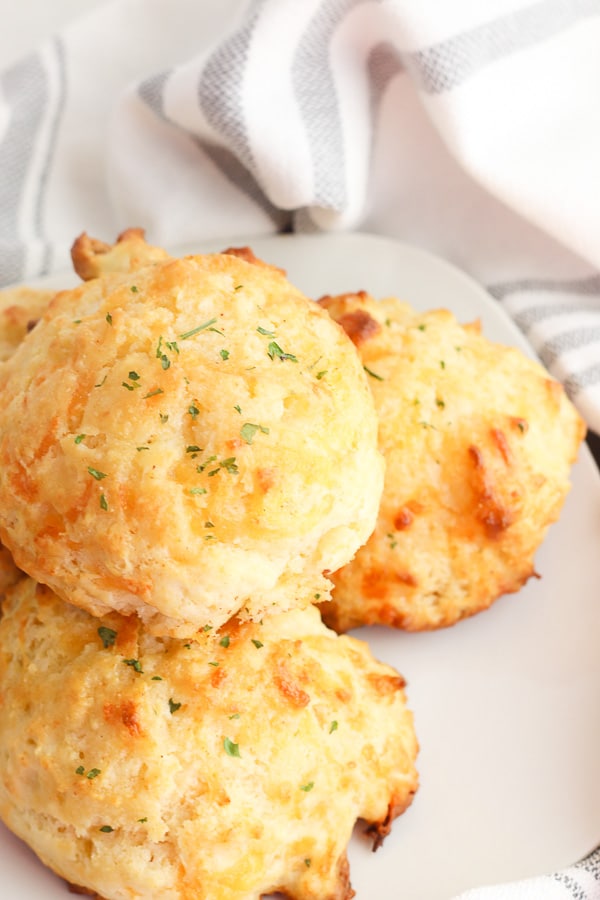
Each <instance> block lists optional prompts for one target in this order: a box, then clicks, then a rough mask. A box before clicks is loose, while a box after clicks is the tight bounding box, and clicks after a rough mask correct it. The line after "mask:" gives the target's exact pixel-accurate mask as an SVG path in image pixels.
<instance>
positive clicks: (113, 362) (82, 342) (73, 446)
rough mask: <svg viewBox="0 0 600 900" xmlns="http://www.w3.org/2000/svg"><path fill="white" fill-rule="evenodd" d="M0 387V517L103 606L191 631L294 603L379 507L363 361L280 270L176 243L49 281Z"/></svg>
mask: <svg viewBox="0 0 600 900" xmlns="http://www.w3.org/2000/svg"><path fill="white" fill-rule="evenodd" d="M0 391H2V393H3V394H4V396H5V397H6V403H5V404H4V405H3V408H2V410H0V535H1V536H2V539H3V540H4V542H5V543H6V545H7V546H8V547H9V548H10V549H11V550H12V552H13V553H14V555H15V558H16V560H17V563H18V564H19V565H20V566H21V567H22V568H24V569H25V570H26V571H28V572H29V573H30V574H32V575H33V576H34V577H37V578H38V579H39V580H40V581H43V582H45V583H47V584H49V585H51V586H52V587H53V588H54V589H55V590H56V591H57V592H58V593H59V594H60V595H61V596H63V597H64V598H66V599H69V600H71V601H72V602H74V603H76V604H79V605H82V606H83V607H85V608H87V609H90V610H91V611H93V612H95V613H97V614H101V613H103V612H106V611H107V610H108V609H110V608H115V609H117V610H119V611H121V612H125V613H131V612H138V613H140V614H141V615H142V616H143V617H145V618H146V619H148V620H150V619H154V620H155V625H156V627H157V628H158V629H159V630H161V629H165V630H166V631H168V632H172V631H176V632H178V633H182V634H184V635H185V634H189V633H191V632H193V631H194V630H195V629H196V628H198V627H202V626H203V625H204V624H211V625H218V624H220V623H221V622H223V621H225V620H226V619H228V618H229V617H230V616H231V615H232V614H233V613H235V612H238V611H240V610H241V611H242V613H244V611H245V614H246V615H249V616H251V617H252V616H254V615H261V614H262V613H263V612H264V611H265V610H266V609H270V608H275V609H277V608H288V607H289V606H293V605H294V604H295V603H296V600H295V596H296V594H300V593H301V591H300V590H299V588H300V587H301V586H304V587H306V586H307V585H308V584H310V588H311V590H313V591H316V592H324V593H326V592H327V582H326V581H325V579H324V578H323V572H324V571H325V570H333V569H335V568H338V567H339V566H340V565H341V564H342V563H343V562H344V561H346V560H347V559H348V558H350V557H351V556H352V554H353V553H354V552H355V550H356V549H357V547H358V546H359V545H360V544H361V543H362V542H363V540H365V539H366V537H367V535H368V533H369V531H370V530H371V528H372V526H373V524H374V520H375V517H376V512H377V504H378V498H379V495H380V492H381V481H382V461H381V459H380V456H379V454H378V452H377V450H376V428H377V426H376V418H375V412H374V407H373V401H372V398H371V396H370V392H369V390H368V385H367V384H366V379H365V376H364V373H363V371H362V367H361V365H360V362H359V360H358V357H357V355H356V353H355V350H354V348H353V347H352V345H351V343H350V341H348V339H347V337H346V336H345V335H344V333H343V332H342V330H341V329H340V328H339V327H338V326H337V325H335V324H334V323H333V322H332V321H331V320H330V318H329V316H328V315H327V314H326V313H325V312H324V311H323V310H321V309H320V308H319V307H318V305H317V304H314V303H312V302H311V301H309V300H307V299H306V298H305V297H304V296H303V295H302V294H301V292H300V291H298V290H297V289H295V288H294V287H293V286H292V285H291V284H290V283H289V282H288V281H287V280H286V278H285V277H284V276H283V274H281V273H280V272H279V271H277V270H275V269H273V268H270V267H267V266H257V265H252V264H251V263H248V262H245V261H244V260H242V259H239V258H236V257H235V256H232V255H219V254H212V255H207V256H197V257H188V258H185V259H174V260H170V259H169V260H166V261H163V262H157V263H155V264H154V265H150V266H147V267H144V268H142V269H140V270H139V271H136V272H135V273H127V272H126V273H117V274H111V275H107V276H105V277H102V278H96V279H92V280H90V281H89V282H87V283H86V284H84V285H82V286H80V287H78V288H76V289H74V290H72V291H65V292H62V293H59V294H57V295H56V297H55V298H54V299H53V301H52V303H51V304H50V307H49V309H48V311H47V313H46V315H45V316H44V317H43V319H42V320H41V321H40V323H39V325H38V326H37V327H36V329H35V330H34V331H33V332H32V333H31V334H30V335H29V336H28V338H27V339H26V340H25V341H24V342H23V344H22V345H21V347H20V348H19V349H18V351H17V352H16V353H15V354H14V356H13V357H12V359H11V360H9V361H8V362H7V363H6V364H5V366H4V367H3V368H2V371H1V372H0ZM16 423H18V428H17V427H15V424H16ZM350 486H352V489H349V488H350Z"/></svg>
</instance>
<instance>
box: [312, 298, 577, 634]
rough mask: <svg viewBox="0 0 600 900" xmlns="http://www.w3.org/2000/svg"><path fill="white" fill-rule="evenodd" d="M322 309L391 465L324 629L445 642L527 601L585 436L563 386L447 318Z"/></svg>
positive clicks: (374, 306) (370, 303) (361, 308)
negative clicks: (426, 634) (354, 357)
mask: <svg viewBox="0 0 600 900" xmlns="http://www.w3.org/2000/svg"><path fill="white" fill-rule="evenodd" d="M321 304H322V306H323V307H324V308H326V309H328V310H329V312H330V314H331V315H332V316H333V317H334V318H335V319H336V320H337V321H338V322H339V323H340V324H341V325H342V326H343V327H344V328H345V329H346V331H347V333H348V334H349V336H350V337H351V338H352V339H353V341H354V342H355V344H356V346H357V349H358V352H359V354H360V357H361V359H362V362H363V364H364V366H365V368H366V370H367V372H368V373H369V377H370V381H369V383H370V386H371V389H372V392H373V396H374V398H375V405H376V408H377V412H378V415H379V420H380V427H379V443H380V449H381V451H382V452H383V454H384V457H385V460H386V477H385V487H384V493H383V499H382V502H381V508H380V511H379V518H378V522H377V526H376V528H375V531H374V533H373V535H372V536H371V537H370V538H369V540H368V541H367V542H366V544H365V546H363V547H361V549H360V550H359V551H358V553H357V554H356V556H355V557H354V559H353V560H352V561H351V562H350V563H348V564H347V565H345V566H343V567H342V568H341V569H339V570H338V571H337V572H336V573H335V575H334V578H333V580H334V584H335V588H334V591H333V601H332V602H331V603H329V604H324V605H323V607H322V611H323V615H324V617H325V620H326V622H327V623H328V624H329V625H330V626H332V627H334V628H335V629H336V630H338V631H347V630H348V629H350V628H353V627H356V626H358V625H364V624H375V623H380V624H385V625H390V626H393V627H395V628H402V629H406V630H409V631H413V630H421V629H431V628H438V627H441V626H446V625H452V624H453V623H454V622H456V621H457V620H459V619H462V618H463V617H465V616H470V615H472V614H473V613H476V612H478V611H480V610H483V609H485V608H486V607H488V606H489V605H490V604H491V603H492V602H493V601H494V600H495V599H496V598H497V597H499V596H500V595H502V594H507V593H510V592H514V591H517V590H519V588H520V587H521V586H522V585H523V584H524V583H525V582H526V581H527V579H528V578H530V577H531V576H532V575H534V573H535V570H534V554H535V552H536V550H537V549H538V547H539V545H540V544H541V542H542V540H543V538H544V536H545V534H546V532H547V530H548V527H549V525H550V524H551V523H552V522H553V521H555V520H556V518H557V517H558V515H559V511H560V509H561V507H562V504H563V501H564V499H565V496H566V494H567V492H568V490H569V486H570V482H569V476H570V468H571V465H572V463H573V461H574V459H575V457H576V454H577V451H578V448H579V445H580V443H581V441H582V439H583V437H584V433H585V426H584V423H583V422H582V420H581V418H580V416H579V415H578V413H577V412H576V410H575V408H574V407H573V405H572V404H571V402H570V401H569V400H568V398H567V396H566V394H565V392H564V390H563V388H562V386H561V385H560V384H559V383H558V382H557V381H555V380H554V379H553V378H552V377H551V376H550V375H549V374H548V372H547V371H546V370H545V369H543V368H542V366H541V365H540V364H538V363H537V362H534V361H532V360H531V359H529V358H527V357H525V355H524V354H523V353H521V352H520V351H519V350H516V349H513V348H509V347H505V346H502V345H499V344H495V343H492V342H491V341H489V340H487V339H486V338H485V337H483V336H482V335H481V334H480V333H479V328H478V327H477V326H473V325H471V326H466V327H463V326H461V325H459V324H458V322H457V321H456V319H455V318H454V317H453V316H452V314H451V313H450V312H448V311H444V310H435V311H430V312H427V313H424V314H421V313H417V312H415V311H414V310H412V309H411V308H410V307H409V306H408V305H407V304H403V303H401V302H400V301H399V300H396V299H393V298H392V299H386V300H382V301H380V302H377V301H375V300H374V299H373V298H372V297H370V296H369V295H368V294H366V293H364V292H363V293H359V294H355V295H342V296H339V297H327V298H323V299H322V301H321Z"/></svg>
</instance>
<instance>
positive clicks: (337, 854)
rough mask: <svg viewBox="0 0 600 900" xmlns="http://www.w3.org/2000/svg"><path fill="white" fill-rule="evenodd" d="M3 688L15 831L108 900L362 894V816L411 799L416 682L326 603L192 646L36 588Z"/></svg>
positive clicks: (4, 641) (3, 774)
mask: <svg viewBox="0 0 600 900" xmlns="http://www.w3.org/2000/svg"><path fill="white" fill-rule="evenodd" d="M0 696H4V697H10V698H11V700H10V703H6V704H5V705H4V708H3V724H2V729H1V730H0V815H1V817H2V819H3V820H4V822H5V823H6V824H7V826H8V827H9V828H11V829H12V830H13V831H14V832H15V833H16V834H17V835H19V836H20V837H21V838H22V839H23V840H24V841H26V842H27V843H28V844H29V845H30V846H31V847H32V848H33V850H34V851H35V852H36V853H37V854H38V856H39V857H40V858H41V859H42V861H43V862H44V863H46V864H47V865H48V866H50V867H51V868H52V869H54V870H55V871H56V872H57V873H58V874H59V875H60V876H62V878H64V879H66V880H67V881H68V882H70V883H72V884H74V885H78V886H80V887H81V888H82V889H85V890H86V891H87V892H97V893H98V895H99V896H101V897H103V898H106V900H186V898H190V897H194V898H195V900H215V898H217V897H218V898H219V900H258V898H259V897H260V896H262V895H263V894H266V893H271V892H275V891H281V892H282V893H284V894H285V895H286V896H288V897H290V898H294V900H317V898H318V900H349V898H350V897H352V896H353V892H352V890H351V887H350V882H349V873H348V863H347V858H346V847H347V844H348V841H349V839H350V836H351V833H352V829H353V826H354V824H355V822H356V820H357V819H359V818H360V819H363V820H364V821H365V823H366V827H367V830H368V831H369V833H370V834H371V837H372V839H373V841H374V842H375V844H378V843H380V841H381V840H382V838H383V837H384V836H385V834H386V833H387V832H388V831H389V828H390V825H391V822H392V819H393V818H394V817H395V816H396V815H398V814H399V813H400V812H402V811H403V810H404V809H405V808H406V807H407V806H408V805H409V804H410V802H411V799H412V797H413V795H414V792H415V790H416V789H417V775H416V770H415V757H416V754H417V742H416V738H415V735H414V730H413V723H412V717H411V714H410V712H409V711H408V710H407V708H406V704H405V697H404V690H403V681H402V678H401V677H400V676H399V675H398V673H397V672H395V671H394V670H393V669H391V668H390V667H388V666H386V665H383V664H381V663H379V662H377V661H376V660H374V659H373V657H372V656H371V654H370V652H369V650H368V648H367V645H366V644H364V643H362V642H359V641H357V640H355V639H354V638H350V637H338V636H337V635H336V634H335V633H333V632H331V631H329V630H328V629H327V628H326V627H325V626H324V625H323V624H322V622H321V620H320V617H319V614H318V610H316V609H315V608H314V607H312V606H309V607H307V608H306V609H304V610H294V611H292V612H288V613H282V614H280V615H274V616H270V617H268V618H265V620H264V623H263V624H259V623H245V624H240V623H239V622H236V623H234V622H232V623H229V624H228V625H227V626H226V628H224V629H222V630H221V631H220V632H218V633H217V634H214V633H211V632H203V633H201V634H200V635H198V637H197V638H195V639H193V640H191V641H189V642H184V641H182V640H179V639H174V638H158V637H156V636H153V635H151V634H149V633H148V632H147V630H146V629H145V628H144V626H143V625H142V624H141V622H140V620H139V619H138V618H137V617H129V618H125V617H122V616H120V615H118V614H116V613H112V614H110V615H109V616H106V617H104V618H102V619H97V618H94V617H92V616H90V615H89V614H88V613H86V612H84V611H82V610H80V609H77V608H76V607H73V606H71V605H70V604H66V603H64V602H63V601H61V600H60V599H59V598H58V597H57V596H56V595H55V594H53V593H52V592H51V591H50V590H49V589H48V588H45V587H42V586H41V585H36V584H35V582H34V581H33V580H31V579H26V580H25V581H24V582H21V584H20V585H19V586H18V587H16V588H13V589H12V591H10V592H9V593H8V596H7V599H6V600H5V603H4V616H3V618H2V619H1V620H0ZM58 706H60V709H61V710H68V715H63V714H57V709H58Z"/></svg>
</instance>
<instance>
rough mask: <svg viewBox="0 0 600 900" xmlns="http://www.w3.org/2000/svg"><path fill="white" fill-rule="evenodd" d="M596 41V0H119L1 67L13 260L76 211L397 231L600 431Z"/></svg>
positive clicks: (66, 240)
mask: <svg viewBox="0 0 600 900" xmlns="http://www.w3.org/2000/svg"><path fill="white" fill-rule="evenodd" d="M599 47H600V0H540V2H536V3H531V2H523V0H486V2H482V3H473V2H472V0H445V2H444V3H441V2H439V0H419V3H414V2H413V0H202V2H198V0H112V2H108V3H106V4H104V5H103V6H101V7H100V8H99V9H97V10H96V11H94V12H93V13H91V14H90V15H88V16H87V17H84V18H82V19H80V20H78V21H75V22H73V23H72V24H71V25H69V26H68V27H67V28H65V29H64V30H63V31H62V32H61V33H60V34H57V35H56V36H55V37H54V38H53V39H52V40H49V41H48V42H47V43H45V44H44V45H43V46H41V47H40V48H39V50H38V51H37V52H35V53H33V54H32V55H30V56H29V57H27V58H26V59H23V60H22V61H21V62H19V63H18V64H16V65H13V66H11V67H10V68H8V69H7V70H5V71H4V72H2V74H1V78H0V280H1V282H2V283H5V284H6V283H10V282H14V281H19V280H29V279H31V278H33V277H35V276H37V275H41V274H44V273H47V272H50V271H55V270H57V269H60V268H61V267H66V266H67V265H68V249H69V246H70V244H71V242H72V240H73V238H74V237H75V236H76V235H77V234H78V233H79V232H81V231H82V230H87V231H88V232H90V233H92V234H93V235H94V236H96V237H100V238H103V239H106V240H112V239H113V238H114V237H115V236H116V233H117V232H118V231H119V229H121V228H124V227H126V226H129V225H139V226H143V227H145V228H146V229H147V233H148V238H149V240H151V241H154V242H161V243H163V244H166V245H169V246H176V245H177V244H179V243H181V242H185V243H187V244H189V243H190V242H194V241H201V240H202V239H203V238H213V237H220V236H223V237H229V236H231V235H239V234H249V235H252V234H256V233H265V232H270V231H276V230H283V229H286V230H289V229H295V230H318V229H361V230H363V231H371V232H374V233H379V234H386V235H390V236H394V237H397V238H400V239H403V240H406V241H410V242H413V243H416V244H418V245H420V246H423V247H425V248H427V249H429V250H432V251H433V252H436V253H438V254H440V255H442V256H444V257H445V258H447V259H449V260H451V261H452V262H454V263H456V264H457V265H458V266H460V267H462V268H463V269H465V270H466V271H468V272H469V273H471V274H472V275H473V276H475V278H477V279H478V280H479V281H481V282H482V283H483V284H484V285H485V286H486V287H487V288H488V289H489V291H490V292H491V294H492V296H494V297H495V298H497V300H498V302H499V303H501V304H502V305H503V307H504V308H505V309H506V310H507V311H508V313H509V314H510V315H511V316H512V317H513V318H514V320H515V321H516V322H517V324H518V325H519V326H520V327H521V329H522V330H523V331H524V333H525V335H526V336H527V337H528V338H529V340H530V342H531V343H532V344H533V346H534V348H535V349H536V351H537V352H538V354H539V355H540V356H541V358H542V360H543V361H544V363H545V364H546V365H547V367H548V368H549V370H550V371H551V372H552V373H553V374H554V375H555V376H556V377H558V378H559V379H560V380H562V382H563V383H564V384H565V386H566V388H567V390H568V392H569V394H570V396H571V397H572V398H573V400H574V401H575V403H576V404H577V405H578V406H579V408H580V410H581V412H582V413H583V415H584V416H585V418H586V420H587V422H588V424H589V426H590V427H591V428H593V429H594V430H596V431H599V432H600V274H599V271H598V270H599V269H600V52H599V50H598V48H599ZM0 64H1V62H0ZM407 299H410V298H407ZM437 299H438V301H439V304H440V305H443V303H444V298H443V297H439V298H437Z"/></svg>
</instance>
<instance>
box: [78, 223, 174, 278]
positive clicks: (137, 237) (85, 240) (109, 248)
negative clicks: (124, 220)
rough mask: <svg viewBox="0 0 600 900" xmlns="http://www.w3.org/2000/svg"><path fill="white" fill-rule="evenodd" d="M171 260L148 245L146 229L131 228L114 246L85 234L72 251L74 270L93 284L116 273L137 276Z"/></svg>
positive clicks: (162, 251)
mask: <svg viewBox="0 0 600 900" xmlns="http://www.w3.org/2000/svg"><path fill="white" fill-rule="evenodd" d="M169 258H170V256H169V254H168V253H167V251H166V250H163V248H162V247H154V246H152V244H148V243H147V242H146V238H145V232H144V229H143V228H127V229H126V230H125V231H122V232H121V234H120V235H119V236H118V237H117V240H116V241H115V243H114V244H107V243H105V242H104V241H101V240H98V238H94V237H90V235H89V234H87V233H86V232H85V231H84V232H83V234H80V235H79V237H77V238H76V239H75V241H74V242H73V246H72V247H71V260H72V262H73V268H74V269H75V272H76V273H77V274H78V275H79V277H80V278H81V279H82V280H83V281H91V279H92V278H100V277H101V276H103V275H110V274H111V273H114V272H135V271H136V270H137V269H142V268H144V267H145V266H150V265H153V264H154V263H158V262H164V261H165V260H166V259H169Z"/></svg>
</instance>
